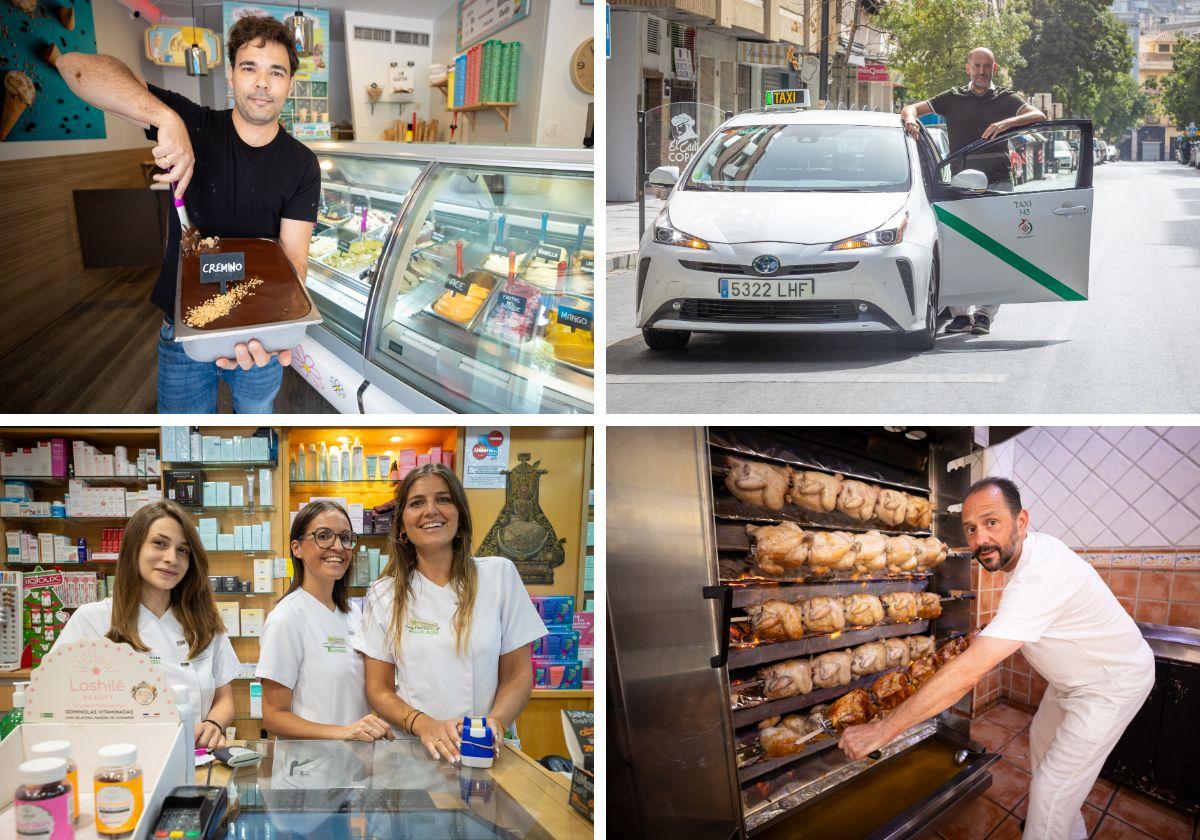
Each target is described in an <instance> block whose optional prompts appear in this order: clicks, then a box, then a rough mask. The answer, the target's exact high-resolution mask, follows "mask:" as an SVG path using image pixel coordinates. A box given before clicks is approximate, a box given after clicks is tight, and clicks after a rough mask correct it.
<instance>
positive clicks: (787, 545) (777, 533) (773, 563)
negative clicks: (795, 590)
mask: <svg viewBox="0 0 1200 840" xmlns="http://www.w3.org/2000/svg"><path fill="white" fill-rule="evenodd" d="M746 533H747V534H749V535H750V536H752V537H753V538H754V559H755V560H757V561H758V566H759V568H760V569H762V570H763V571H764V572H766V573H767V574H769V575H783V574H786V573H787V572H789V571H794V570H796V569H799V568H800V567H801V566H803V565H804V564H805V563H806V562H808V545H809V542H810V541H811V537H810V536H809V534H807V533H805V532H804V530H802V529H801V528H800V526H799V525H797V524H796V523H794V522H783V523H780V524H779V525H747V526H746Z"/></svg>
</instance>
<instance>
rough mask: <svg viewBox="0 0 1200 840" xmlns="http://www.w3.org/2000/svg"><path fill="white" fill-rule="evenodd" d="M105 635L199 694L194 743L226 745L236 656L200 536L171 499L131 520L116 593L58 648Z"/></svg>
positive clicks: (82, 613) (86, 612) (71, 628)
mask: <svg viewBox="0 0 1200 840" xmlns="http://www.w3.org/2000/svg"><path fill="white" fill-rule="evenodd" d="M101 637H103V638H107V639H110V640H112V641H114V642H117V643H119V644H127V645H129V646H130V647H132V648H133V649H134V650H137V651H142V652H143V653H148V654H149V656H150V661H151V662H152V663H153V664H154V665H155V667H157V668H159V669H160V670H161V671H162V672H163V673H164V674H165V675H166V677H167V684H168V685H176V684H183V685H186V686H187V687H188V689H189V691H190V692H191V693H192V694H193V696H195V697H199V699H200V707H199V710H198V714H197V717H198V718H199V720H200V722H199V723H197V724H196V730H195V740H196V746H197V747H209V748H215V747H223V746H225V727H227V726H229V725H230V724H232V723H233V687H232V686H231V685H230V683H231V682H232V681H233V678H234V677H235V676H236V675H237V672H238V667H239V666H238V660H237V656H236V654H234V652H233V645H231V644H230V643H229V638H228V637H227V636H226V635H225V625H224V624H223V623H222V621H221V616H220V614H219V613H218V612H217V604H216V602H215V601H214V600H213V595H212V590H210V589H209V587H208V555H207V554H206V553H205V551H204V547H203V546H202V545H201V543H200V535H199V534H198V533H196V528H195V527H194V526H193V525H192V523H191V520H189V519H188V517H187V514H186V513H184V511H183V509H182V508H181V507H179V506H178V505H177V504H175V503H174V502H171V501H166V500H164V501H160V502H154V503H152V504H149V505H147V506H146V507H144V508H142V509H141V510H139V511H138V512H137V513H135V514H134V515H133V516H132V517H130V519H129V522H128V524H127V525H126V526H125V536H124V538H123V539H122V541H121V551H120V554H119V555H118V557H117V570H116V582H115V584H114V586H113V594H112V597H111V598H105V599H104V600H103V601H99V602H96V603H92V604H84V605H83V606H82V607H80V608H79V609H77V610H76V611H75V614H74V615H73V616H71V620H70V621H68V622H67V626H66V627H64V628H63V631H62V634H61V635H60V636H59V637H58V640H57V641H56V642H55V646H58V645H60V644H70V643H72V642H78V641H80V640H82V639H97V638H101Z"/></svg>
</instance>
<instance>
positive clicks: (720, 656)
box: [704, 584, 733, 668]
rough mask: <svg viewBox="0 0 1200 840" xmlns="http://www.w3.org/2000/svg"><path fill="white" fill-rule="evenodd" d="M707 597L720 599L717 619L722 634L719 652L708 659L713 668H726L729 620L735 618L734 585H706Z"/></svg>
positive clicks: (705, 595) (705, 592) (705, 593)
mask: <svg viewBox="0 0 1200 840" xmlns="http://www.w3.org/2000/svg"><path fill="white" fill-rule="evenodd" d="M704 597H705V598H716V599H719V600H720V610H721V613H720V616H719V618H718V619H717V629H718V632H719V633H720V634H721V641H720V643H719V652H718V653H717V655H716V656H714V657H713V658H712V659H710V660H709V661H708V663H709V665H711V666H712V667H713V668H724V667H725V664H726V663H727V662H729V622H730V620H731V619H732V618H733V587H732V586H726V585H725V584H717V585H716V586H706V587H704Z"/></svg>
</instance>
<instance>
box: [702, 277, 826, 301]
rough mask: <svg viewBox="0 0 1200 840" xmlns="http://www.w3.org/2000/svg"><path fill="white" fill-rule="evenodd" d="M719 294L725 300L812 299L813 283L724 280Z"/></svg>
mask: <svg viewBox="0 0 1200 840" xmlns="http://www.w3.org/2000/svg"><path fill="white" fill-rule="evenodd" d="M718 292H719V294H720V295H721V297H723V298H757V299H760V300H761V299H780V298H783V299H786V298H801V297H811V296H812V294H813V281H812V280H811V279H809V278H805V279H803V280H732V279H724V278H723V279H722V280H721V281H720V284H719V286H718Z"/></svg>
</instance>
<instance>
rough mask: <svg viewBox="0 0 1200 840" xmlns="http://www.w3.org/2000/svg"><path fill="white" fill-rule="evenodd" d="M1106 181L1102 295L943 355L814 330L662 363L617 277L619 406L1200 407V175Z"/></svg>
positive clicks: (1162, 171) (634, 409) (1021, 318)
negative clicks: (648, 343)
mask: <svg viewBox="0 0 1200 840" xmlns="http://www.w3.org/2000/svg"><path fill="white" fill-rule="evenodd" d="M1093 183H1094V186H1095V206H1094V208H1093V218H1092V253H1091V279H1090V293H1089V300H1087V301H1084V302H1081V303H1044V304H1012V305H1007V306H1003V307H1001V309H1000V312H999V314H998V315H997V317H996V320H995V322H994V323H993V325H992V331H991V334H990V335H987V336H941V337H939V338H938V341H937V345H936V347H935V348H934V349H933V350H932V351H930V352H927V353H920V354H918V353H911V352H907V351H902V350H898V349H896V348H895V347H894V346H893V344H892V342H891V341H890V339H889V337H888V336H886V335H880V336H865V335H863V336H850V335H845V336H841V335H812V334H791V335H788V334H782V335H781V334H774V335H713V334H695V335H693V336H692V339H691V341H690V342H689V344H688V347H687V349H686V350H685V351H683V352H681V353H654V352H651V351H650V350H649V349H647V348H646V346H645V344H644V343H643V342H642V339H641V335H640V332H639V330H638V329H637V328H636V326H635V325H634V324H635V312H634V281H635V272H634V270H633V269H632V268H630V269H621V270H614V271H611V272H610V273H609V274H608V282H607V324H606V330H607V332H606V335H607V341H608V349H607V352H608V386H607V387H608V391H607V400H608V411H609V412H616V413H641V412H680V413H692V412H697V413H699V412H706V413H711V412H717V413H743V412H766V413H803V414H820V413H881V414H882V413H888V414H891V413H905V414H925V413H943V412H944V413H1103V414H1114V413H1139V414H1140V413H1148V412H1154V413H1184V412H1187V413H1190V412H1196V411H1200V364H1198V363H1197V362H1198V360H1200V319H1198V317H1197V313H1200V171H1197V170H1196V169H1194V168H1189V167H1185V166H1181V165H1179V164H1177V163H1173V162H1158V163H1138V162H1125V161H1121V162H1113V163H1107V164H1104V165H1102V166H1098V167H1096V169H1095V177H1094V181H1093ZM625 212H626V214H627V211H625ZM609 215H610V217H611V216H612V212H611V209H610V214H609ZM633 218H634V226H635V227H636V205H634V217H633ZM649 219H650V220H651V221H652V220H653V216H649ZM628 238H629V237H627V236H626V237H624V238H618V239H617V240H616V242H615V243H613V244H610V246H609V254H610V258H611V255H612V254H613V252H614V250H615V248H614V245H615V244H617V243H621V242H623V241H624V240H626V239H628ZM610 242H613V240H612V239H611V238H610Z"/></svg>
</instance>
